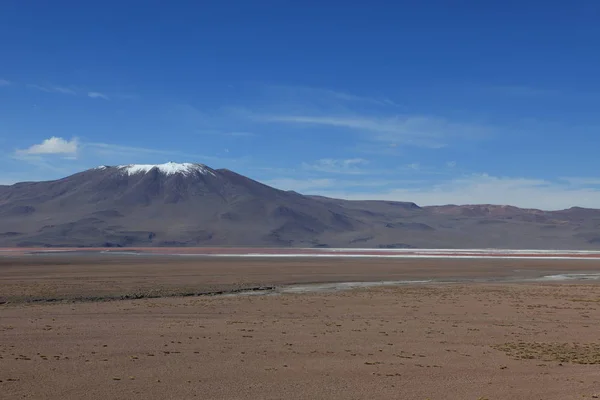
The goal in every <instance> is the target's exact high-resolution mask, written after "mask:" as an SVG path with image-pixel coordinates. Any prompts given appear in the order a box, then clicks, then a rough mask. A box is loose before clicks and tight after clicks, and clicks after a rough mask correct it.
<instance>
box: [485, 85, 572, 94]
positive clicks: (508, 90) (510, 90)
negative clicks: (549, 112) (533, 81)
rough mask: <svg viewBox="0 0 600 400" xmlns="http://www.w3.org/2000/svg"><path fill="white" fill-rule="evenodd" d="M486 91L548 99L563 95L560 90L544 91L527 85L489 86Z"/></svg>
mask: <svg viewBox="0 0 600 400" xmlns="http://www.w3.org/2000/svg"><path fill="white" fill-rule="evenodd" d="M485 89H486V90H487V91H489V92H492V93H496V94H501V95H506V96H514V97H546V96H558V95H560V94H561V93H560V91H558V90H553V89H542V88H536V87H532V86H525V85H501V86H487V87H486V88H485Z"/></svg>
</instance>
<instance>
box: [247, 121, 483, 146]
mask: <svg viewBox="0 0 600 400" xmlns="http://www.w3.org/2000/svg"><path fill="white" fill-rule="evenodd" d="M256 118H257V119H258V120H261V121H264V122H274V123H284V124H301V125H315V126H319V125H320V126H325V127H335V128H342V129H348V130H352V131H357V132H362V133H365V134H369V137H370V138H371V139H373V140H378V141H385V142H388V143H391V144H396V145H397V144H410V145H415V146H421V147H430V148H439V147H444V146H445V142H446V141H447V140H449V139H450V138H480V137H484V136H487V135H489V134H490V133H491V132H492V129H491V128H489V127H487V126H484V125H477V124H469V123H456V122H451V121H448V120H446V119H443V118H436V117H426V116H406V117H400V116H395V117H372V116H363V115H355V116H314V115H264V116H258V117H256Z"/></svg>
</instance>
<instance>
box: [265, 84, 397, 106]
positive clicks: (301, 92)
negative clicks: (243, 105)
mask: <svg viewBox="0 0 600 400" xmlns="http://www.w3.org/2000/svg"><path fill="white" fill-rule="evenodd" d="M262 89H263V91H264V92H267V93H268V94H269V96H273V97H277V98H280V99H282V100H283V101H285V102H290V103H292V102H294V103H296V102H302V101H304V102H317V103H319V104H322V103H331V102H342V103H344V102H347V103H363V104H366V105H376V106H389V107H401V106H400V104H398V103H396V102H394V101H392V100H390V99H389V98H387V97H384V96H360V95H356V94H351V93H347V92H344V91H337V90H331V89H322V88H315V87H309V86H287V85H264V86H263V88H262Z"/></svg>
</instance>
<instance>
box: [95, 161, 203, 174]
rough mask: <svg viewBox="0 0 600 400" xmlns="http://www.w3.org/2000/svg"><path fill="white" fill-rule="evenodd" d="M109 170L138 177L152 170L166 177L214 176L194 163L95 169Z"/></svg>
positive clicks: (130, 165) (103, 166)
mask: <svg viewBox="0 0 600 400" xmlns="http://www.w3.org/2000/svg"><path fill="white" fill-rule="evenodd" d="M110 168H116V169H117V170H119V171H120V172H121V173H124V174H126V175H130V176H131V175H138V174H146V173H148V172H150V171H152V170H153V169H158V171H159V172H160V173H162V174H165V175H167V176H169V175H175V174H183V175H190V174H193V173H201V174H204V175H208V174H210V175H215V174H214V172H213V171H212V170H211V169H210V168H209V167H207V166H206V165H204V164H195V163H175V162H168V163H164V164H128V165H118V166H116V167H109V166H107V165H101V166H99V167H97V168H95V169H97V170H106V169H110Z"/></svg>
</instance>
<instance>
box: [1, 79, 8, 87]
mask: <svg viewBox="0 0 600 400" xmlns="http://www.w3.org/2000/svg"><path fill="white" fill-rule="evenodd" d="M9 85H10V81H7V80H6V79H0V86H9Z"/></svg>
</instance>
